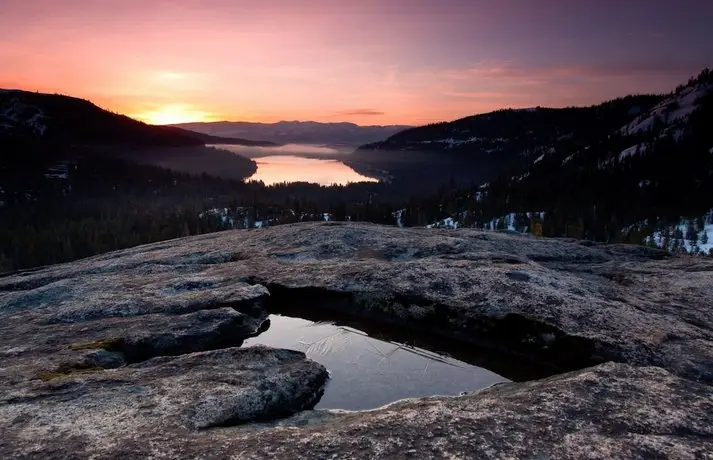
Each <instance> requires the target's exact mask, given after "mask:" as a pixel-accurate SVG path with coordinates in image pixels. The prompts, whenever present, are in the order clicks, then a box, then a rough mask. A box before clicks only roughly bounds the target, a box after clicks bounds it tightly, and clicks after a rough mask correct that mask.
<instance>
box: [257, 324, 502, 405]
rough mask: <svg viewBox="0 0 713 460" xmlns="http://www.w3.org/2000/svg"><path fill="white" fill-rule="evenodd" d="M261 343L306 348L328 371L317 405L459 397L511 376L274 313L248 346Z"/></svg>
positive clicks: (347, 329) (347, 328)
mask: <svg viewBox="0 0 713 460" xmlns="http://www.w3.org/2000/svg"><path fill="white" fill-rule="evenodd" d="M258 344H260V345H267V346H271V347H276V348H288V349H293V350H299V351H303V352H305V353H306V354H307V356H308V357H309V358H310V359H312V360H314V361H317V362H319V363H321V364H322V365H323V366H325V367H326V368H327V369H328V370H329V373H330V380H329V382H328V384H327V387H326V389H325V392H324V395H323V396H322V399H321V400H320V401H319V403H318V404H317V406H316V407H315V408H316V409H347V410H365V409H373V408H376V407H380V406H383V405H384V404H388V403H391V402H393V401H397V400H400V399H404V398H413V397H422V396H433V395H450V396H455V395H458V394H460V393H461V392H464V391H473V390H478V389H482V388H485V387H488V386H490V385H492V384H494V383H497V382H505V381H508V380H507V379H506V378H504V377H502V376H500V375H498V374H496V373H494V372H491V371H489V370H487V369H484V368H482V367H478V366H475V365H472V364H468V363H466V362H463V361H460V360H458V359H455V358H452V357H450V356H448V355H446V354H441V353H436V352H433V351H428V350H426V349H424V348H420V347H418V346H414V345H409V344H407V343H402V342H398V341H391V340H388V339H387V338H384V337H380V338H376V337H372V336H369V335H368V334H367V333H365V332H363V331H361V330H359V329H356V328H353V327H350V326H347V325H339V324H335V323H333V322H323V321H312V320H308V319H302V318H296V317H291V316H283V315H270V327H269V328H268V329H267V330H266V331H265V332H263V333H261V334H260V335H258V336H257V337H253V338H251V339H248V340H246V341H245V344H244V346H252V345H258Z"/></svg>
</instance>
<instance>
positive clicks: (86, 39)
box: [0, 0, 713, 124]
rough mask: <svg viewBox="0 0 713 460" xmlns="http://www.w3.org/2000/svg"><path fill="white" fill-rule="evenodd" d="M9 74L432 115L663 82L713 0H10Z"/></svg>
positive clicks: (45, 83)
mask: <svg viewBox="0 0 713 460" xmlns="http://www.w3.org/2000/svg"><path fill="white" fill-rule="evenodd" d="M0 3H1V5H0V88H19V89H27V90H37V91H42V92H59V93H64V94H69V95H73V96H78V97H83V98H88V99H90V100H92V101H93V102H95V103H96V104H98V105H100V106H102V107H104V108H107V109H111V110H114V111H117V112H121V113H125V114H128V115H131V116H134V117H136V118H140V119H143V120H145V121H148V122H154V123H171V122H183V121H203V120H205V121H212V120H223V119H227V120H246V121H278V120H282V119H286V120H295V119H299V120H308V119H309V120H316V121H353V122H356V123H359V124H390V123H399V124H423V123H427V122H431V121H437V120H448V119H454V118H458V117H460V116H464V115H470V114H474V113H480V112H484V111H489V110H493V109H498V108H503V107H531V106H537V105H541V106H565V105H580V104H592V103H596V102H600V101H602V100H605V99H609V98H613V97H616V96H621V95H625V94H627V93H631V92H665V91H670V90H672V89H673V88H674V87H675V86H676V85H677V84H678V83H681V82H684V81H685V80H687V79H688V77H689V76H691V75H694V74H696V73H698V72H699V71H700V70H701V69H702V68H703V67H706V66H709V67H713V27H711V18H713V1H711V0H591V1H590V0H561V1H556V0H497V1H496V0H491V1H486V0H350V1H341V0H259V1H257V0H255V1H248V0H212V1H210V0H170V1H169V0H121V1H119V0H61V1H60V0H0Z"/></svg>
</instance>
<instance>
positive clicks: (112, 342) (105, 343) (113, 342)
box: [69, 338, 124, 351]
mask: <svg viewBox="0 0 713 460" xmlns="http://www.w3.org/2000/svg"><path fill="white" fill-rule="evenodd" d="M123 343H124V339H121V338H113V339H104V340H95V341H93V342H86V343H73V344H72V345H70V346H69V349H70V350H74V351H81V350H99V349H104V350H117V349H119V348H121V345H122V344H123Z"/></svg>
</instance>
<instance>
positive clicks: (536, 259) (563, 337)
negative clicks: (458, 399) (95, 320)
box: [0, 223, 713, 383]
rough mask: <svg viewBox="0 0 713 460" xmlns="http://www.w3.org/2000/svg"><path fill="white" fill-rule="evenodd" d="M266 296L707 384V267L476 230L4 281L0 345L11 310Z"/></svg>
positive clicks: (549, 359) (413, 232) (139, 253)
mask: <svg viewBox="0 0 713 460" xmlns="http://www.w3.org/2000/svg"><path fill="white" fill-rule="evenodd" d="M265 287H267V289H265ZM267 290H269V291H270V293H271V294H272V295H271V302H285V303H289V302H294V301H295V300H296V299H300V298H301V299H304V300H306V301H307V302H305V304H306V305H318V304H321V306H323V307H326V308H333V309H339V310H340V311H346V312H349V313H352V314H354V315H356V316H364V317H369V318H372V319H376V320H378V321H381V322H384V323H394V324H398V325H400V326H406V327H411V328H417V329H418V328H422V329H427V330H429V331H431V332H437V333H440V334H442V335H444V336H446V337H449V338H458V339H460V340H464V341H466V342H476V343H481V342H485V343H486V344H488V345H492V346H494V347H501V348H503V349H506V350H508V351H509V352H520V353H523V354H526V355H528V356H532V357H534V359H536V360H537V361H538V362H542V363H550V364H551V365H552V366H553V373H554V372H560V371H567V370H574V369H578V368H582V367H584V366H586V365H593V364H597V363H600V362H605V361H609V360H613V361H619V362H626V363H631V364H636V365H654V366H661V367H664V368H666V369H668V370H670V371H672V372H674V373H675V374H677V375H680V376H683V377H686V378H691V379H694V380H701V381H705V382H709V383H713V308H711V307H713V260H711V259H707V258H683V257H682V258H670V257H667V256H666V254H665V253H663V252H661V251H658V250H655V249H648V248H645V247H636V246H623V245H621V246H617V245H614V246H607V245H600V246H597V245H585V244H580V243H578V242H576V241H573V240H569V241H568V240H556V239H540V238H533V237H527V236H520V235H512V234H508V233H496V232H488V233H486V232H482V231H477V230H457V231H453V230H435V229H398V228H394V227H384V226H377V225H370V224H344V223H305V224H298V225H286V226H279V227H272V228H268V229H263V230H256V231H234V232H223V233H217V234H210V235H204V236H199V237H192V238H187V239H179V240H173V241H168V242H162V243H156V244H153V245H147V246H142V247H138V248H133V249H129V250H125V251H119V252H114V253H110V254H105V255H101V256H97V257H93V258H90V259H85V260H82V261H78V262H74V263H71V264H65V265H58V266H53V267H49V268H46V269H42V270H37V271H32V272H26V273H22V274H18V275H13V276H8V277H4V278H0V305H2V306H3V307H2V308H1V309H0V317H1V318H2V319H3V321H2V322H0V328H2V329H0V332H1V333H2V335H3V337H12V336H15V335H18V334H16V333H14V332H13V331H14V328H15V327H16V326H15V325H10V326H7V325H6V321H5V319H6V318H8V316H10V317H12V315H13V313H12V312H13V311H17V312H18V313H16V314H17V315H19V316H18V317H19V318H21V319H20V321H21V322H25V321H27V320H28V317H29V316H32V317H33V318H36V321H38V322H40V323H41V324H55V323H62V322H67V321H74V320H75V319H77V318H82V320H88V319H91V317H92V316H93V315H94V316H97V315H99V316H107V317H111V316H116V317H120V316H121V315H126V314H134V313H127V312H136V313H135V314H144V313H153V312H158V313H160V314H163V315H165V314H171V315H173V314H186V313H188V312H191V311H196V310H199V309H201V308H214V307H215V306H216V305H223V304H226V303H231V302H244V303H245V302H250V301H252V300H254V299H262V298H264V296H265V295H266V294H267ZM3 291H5V292H3ZM28 307H33V308H32V313H28V312H27V311H25V310H23V308H28ZM35 307H41V308H35ZM20 312H21V314H20ZM67 318H69V320H67ZM4 340H6V339H4ZM25 345H26V344H25ZM25 345H23V344H22V338H19V337H18V338H16V340H12V343H7V342H5V343H3V344H2V345H0V354H2V353H5V354H7V353H8V351H7V350H8V349H16V348H22V347H23V346H25Z"/></svg>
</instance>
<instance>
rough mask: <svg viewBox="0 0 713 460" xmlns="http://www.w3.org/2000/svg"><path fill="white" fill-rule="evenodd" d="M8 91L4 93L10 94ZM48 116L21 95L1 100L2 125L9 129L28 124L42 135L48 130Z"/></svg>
mask: <svg viewBox="0 0 713 460" xmlns="http://www.w3.org/2000/svg"><path fill="white" fill-rule="evenodd" d="M10 93H12V92H11V91H8V92H7V93H4V94H10ZM45 119H46V116H45V114H44V112H42V110H40V108H39V107H35V106H31V105H27V104H25V103H24V102H22V100H21V99H20V98H19V97H11V98H9V99H7V100H5V101H4V102H0V127H2V128H4V129H6V130H9V129H14V128H16V127H18V126H26V127H28V128H30V129H31V130H32V131H34V132H35V133H36V134H39V135H40V136H42V135H43V134H44V133H45V131H46V130H47V126H46V125H45V123H44V120H45Z"/></svg>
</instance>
